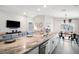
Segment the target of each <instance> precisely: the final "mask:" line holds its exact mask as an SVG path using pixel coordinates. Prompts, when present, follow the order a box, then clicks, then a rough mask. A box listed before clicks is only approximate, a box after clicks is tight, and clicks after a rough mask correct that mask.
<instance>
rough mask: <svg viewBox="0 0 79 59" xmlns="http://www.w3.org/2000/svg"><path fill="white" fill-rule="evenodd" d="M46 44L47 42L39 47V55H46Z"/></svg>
mask: <svg viewBox="0 0 79 59" xmlns="http://www.w3.org/2000/svg"><path fill="white" fill-rule="evenodd" d="M47 44H48V41H46V42H44V43H42V44H41V45H39V54H45V53H46V45H47Z"/></svg>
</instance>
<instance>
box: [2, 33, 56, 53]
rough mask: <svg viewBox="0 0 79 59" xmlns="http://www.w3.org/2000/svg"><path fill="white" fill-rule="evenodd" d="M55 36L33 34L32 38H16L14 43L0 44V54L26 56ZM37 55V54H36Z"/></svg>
mask: <svg viewBox="0 0 79 59" xmlns="http://www.w3.org/2000/svg"><path fill="white" fill-rule="evenodd" d="M54 35H55V34H49V35H47V36H43V35H41V34H34V35H33V36H32V37H27V36H23V37H20V38H16V42H13V43H10V44H5V43H4V42H0V54H23V53H26V54H28V53H29V52H30V51H32V50H33V49H35V48H37V47H39V45H41V44H43V43H44V42H46V41H48V40H49V39H50V38H51V37H52V36H54ZM38 54H39V53H38Z"/></svg>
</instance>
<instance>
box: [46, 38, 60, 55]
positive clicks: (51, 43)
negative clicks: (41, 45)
mask: <svg viewBox="0 0 79 59" xmlns="http://www.w3.org/2000/svg"><path fill="white" fill-rule="evenodd" d="M58 42H59V39H58V38H57V37H55V38H53V37H52V38H51V39H49V40H48V44H47V46H46V54H51V53H52V52H53V50H54V49H55V47H56V46H57V44H58Z"/></svg>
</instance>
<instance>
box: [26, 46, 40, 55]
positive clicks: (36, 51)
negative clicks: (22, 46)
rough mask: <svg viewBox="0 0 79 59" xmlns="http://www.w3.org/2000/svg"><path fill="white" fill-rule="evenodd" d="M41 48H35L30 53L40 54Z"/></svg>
mask: <svg viewBox="0 0 79 59" xmlns="http://www.w3.org/2000/svg"><path fill="white" fill-rule="evenodd" d="M38 51H39V48H38V47H37V48H35V49H33V50H32V51H30V52H29V53H28V54H38Z"/></svg>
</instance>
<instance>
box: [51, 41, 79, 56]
mask: <svg viewBox="0 0 79 59" xmlns="http://www.w3.org/2000/svg"><path fill="white" fill-rule="evenodd" d="M53 54H79V46H78V45H77V44H76V42H75V41H73V42H72V43H71V41H70V40H68V39H65V40H62V39H60V42H59V44H58V46H57V47H56V49H55V50H54V52H53Z"/></svg>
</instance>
